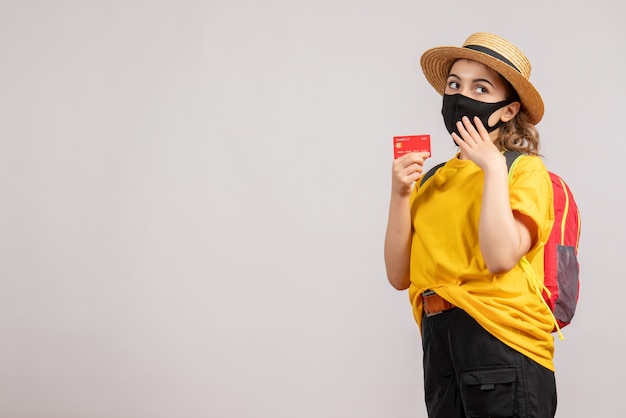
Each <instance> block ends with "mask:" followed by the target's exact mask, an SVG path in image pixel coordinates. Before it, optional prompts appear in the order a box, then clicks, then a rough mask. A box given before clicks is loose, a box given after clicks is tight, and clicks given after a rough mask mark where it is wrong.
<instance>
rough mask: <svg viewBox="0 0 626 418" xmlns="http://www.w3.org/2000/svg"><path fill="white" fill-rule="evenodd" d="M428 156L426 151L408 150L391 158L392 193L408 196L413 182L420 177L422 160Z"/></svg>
mask: <svg viewBox="0 0 626 418" xmlns="http://www.w3.org/2000/svg"><path fill="white" fill-rule="evenodd" d="M428 157H430V153H428V152H409V153H408V154H405V155H403V156H401V157H399V158H396V159H395V160H393V168H392V182H391V192H392V194H395V195H399V196H408V195H409V194H411V188H412V186H413V183H414V182H416V181H417V180H419V179H420V178H421V177H422V170H423V169H424V161H426V159H427V158H428Z"/></svg>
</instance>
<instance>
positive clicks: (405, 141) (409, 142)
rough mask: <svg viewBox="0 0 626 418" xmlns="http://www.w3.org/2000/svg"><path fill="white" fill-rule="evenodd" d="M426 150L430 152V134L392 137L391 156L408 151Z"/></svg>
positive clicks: (400, 154) (394, 156) (398, 155)
mask: <svg viewBox="0 0 626 418" xmlns="http://www.w3.org/2000/svg"><path fill="white" fill-rule="evenodd" d="M416 151H427V152H429V153H430V135H428V134H425V135H407V136H394V137H393V158H394V159H395V158H398V157H400V156H402V155H404V154H407V153H409V152H416Z"/></svg>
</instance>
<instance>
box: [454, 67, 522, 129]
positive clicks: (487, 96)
mask: <svg viewBox="0 0 626 418" xmlns="http://www.w3.org/2000/svg"><path fill="white" fill-rule="evenodd" d="M509 88H510V87H508V85H507V82H506V81H505V80H504V78H502V76H501V75H500V74H498V73H497V72H495V71H494V70H492V69H491V68H489V67H487V66H486V65H484V64H481V63H479V62H477V61H472V60H468V59H459V60H457V61H456V62H455V63H454V64H453V65H452V68H450V73H449V75H448V79H447V83H446V90H445V92H444V93H445V94H447V95H454V94H461V95H463V96H466V97H469V98H470V99H474V100H477V101H479V102H483V103H497V102H501V101H503V100H507V99H509V98H510V97H509V96H511V94H510V93H511V92H510V91H509ZM512 93H513V94H515V93H514V92H512ZM519 110H520V103H519V102H517V101H516V102H513V103H510V104H508V105H506V106H504V107H502V108H500V109H498V110H496V111H495V112H493V113H492V114H491V115H490V116H489V119H488V121H487V123H488V125H489V126H495V125H496V124H497V123H498V121H502V122H505V123H506V122H508V121H509V120H511V119H512V118H513V117H514V116H515V115H516V114H517V113H518V112H519Z"/></svg>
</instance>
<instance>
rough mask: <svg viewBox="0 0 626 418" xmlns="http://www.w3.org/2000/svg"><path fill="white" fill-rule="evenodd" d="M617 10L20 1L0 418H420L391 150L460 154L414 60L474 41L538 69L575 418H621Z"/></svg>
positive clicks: (3, 104) (5, 10)
mask: <svg viewBox="0 0 626 418" xmlns="http://www.w3.org/2000/svg"><path fill="white" fill-rule="evenodd" d="M615 7H617V3H615V2H610V1H608V0H600V1H593V2H590V1H573V2H572V1H567V2H566V1H555V2H546V1H542V0H530V1H527V2H513V1H502V0H500V1H487V0H479V1H474V2H461V1H459V2H456V4H455V3H454V2H453V3H450V2H432V1H402V0H389V1H356V0H333V1H327V0H323V1H315V2H310V1H298V2H295V1H278V0H268V1H264V2H258V1H252V0H247V1H246V0H228V1H226V0H223V1H219V0H218V1H199V0H198V1H191V0H183V1H171V0H158V1H148V0H143V1H142V0H125V1H120V0H108V1H104V0H101V1H69V0H58V1H55V2H47V1H37V0H32V1H21V0H19V1H18V0H0V199H1V200H0V416H1V417H11V418H26V417H28V418H57V417H58V418H71V417H77V418H78V417H80V418H105V417H106V418H108V417H120V418H122V417H123V418H127V417H128V418H160V417H173V416H176V417H185V418H196V417H215V418H227V417H255V418H256V417H259V418H265V417H267V418H282V417H285V418H292V417H298V418H308V417H311V418H313V417H315V418H318V417H324V418H335V417H337V418H345V417H360V418H368V417H371V418H380V417H395V418H401V417H406V418H409V417H425V416H426V414H425V407H424V404H423V394H422V375H421V348H420V337H419V332H418V329H417V326H416V324H415V323H414V321H413V319H412V317H411V311H410V306H409V303H408V298H407V295H406V292H396V291H395V290H393V289H392V288H391V287H390V286H389V285H388V283H387V280H386V277H385V272H384V266H383V259H382V244H383V235H384V230H385V225H386V216H387V205H388V197H389V192H390V190H389V184H390V168H391V159H392V148H391V137H392V136H394V135H403V134H411V133H415V134H417V133H430V134H431V135H432V139H433V154H434V157H433V159H432V160H431V161H430V162H429V164H434V163H435V162H438V161H443V160H445V159H448V158H450V157H451V156H452V155H453V153H454V148H453V147H452V141H451V140H450V138H449V137H448V136H447V133H446V132H445V128H444V127H443V124H442V121H441V116H440V113H439V110H440V97H439V96H438V95H437V94H436V93H435V92H434V91H433V90H432V89H431V87H430V86H429V85H428V84H427V82H426V81H425V79H424V78H423V76H422V74H421V70H420V68H419V56H420V54H421V53H422V52H423V51H424V50H425V49H427V48H429V47H432V46H436V45H445V44H450V45H460V44H461V43H462V42H463V41H464V40H465V38H466V37H467V36H468V35H469V34H470V33H472V32H476V31H492V32H495V33H498V34H500V35H502V36H504V37H506V38H508V39H509V40H511V41H513V42H514V43H516V44H517V45H518V46H520V47H521V48H522V49H523V50H524V51H526V52H527V54H528V56H529V57H530V59H531V61H532V63H533V71H534V72H533V75H532V77H531V79H532V81H533V82H534V83H535V85H536V86H537V88H538V89H539V91H540V92H541V93H542V95H543V97H544V100H545V102H546V114H545V118H544V120H543V121H542V122H541V123H540V124H539V126H538V128H539V129H540V132H541V135H542V143H543V148H542V152H543V154H544V155H545V157H546V160H545V161H546V165H547V166H548V167H549V168H550V169H552V170H554V171H557V172H559V173H560V174H561V175H562V176H564V177H565V178H566V179H567V180H568V181H569V183H570V185H571V187H572V188H573V190H574V192H575V193H576V195H577V197H578V203H579V205H580V209H581V212H582V215H583V232H582V242H581V247H580V261H581V268H582V272H581V278H582V293H581V298H580V304H579V310H578V313H577V316H576V318H575V321H574V323H573V324H572V325H571V326H570V327H568V328H566V329H565V330H564V333H565V338H566V339H565V341H563V342H561V341H557V344H556V359H555V361H556V366H557V379H558V386H559V400H560V404H559V413H558V416H559V417H568V418H569V417H588V416H605V417H606V416H617V415H616V414H617V412H616V411H621V410H623V406H622V405H623V402H622V399H621V397H622V395H623V389H622V388H621V385H620V383H621V376H622V375H623V374H624V372H625V368H624V364H623V362H622V353H623V352H624V351H625V350H626V342H625V341H624V339H625V336H626V334H625V332H624V326H623V324H622V318H623V305H624V304H623V295H624V294H625V293H626V284H625V281H624V279H625V277H624V276H625V275H624V272H623V268H622V266H623V257H624V256H623V249H624V236H626V221H625V218H624V216H623V212H624V210H623V204H622V201H623V199H624V192H623V191H624V186H623V177H624V176H623V169H622V161H623V159H624V148H625V147H624V134H623V132H622V131H623V126H622V125H621V123H623V121H624V116H623V115H624V96H625V94H626V88H625V86H626V83H624V82H623V80H622V78H623V74H624V46H623V42H624V39H626V31H625V29H624V25H623V21H622V18H621V16H622V15H621V13H617V11H616V10H615Z"/></svg>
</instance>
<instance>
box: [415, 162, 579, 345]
mask: <svg viewBox="0 0 626 418" xmlns="http://www.w3.org/2000/svg"><path fill="white" fill-rule="evenodd" d="M504 156H505V157H506V164H507V167H508V168H509V178H510V177H511V173H512V172H513V170H514V168H515V164H516V162H517V161H519V159H520V158H521V157H523V156H524V154H522V153H520V152H519V151H506V152H505V153H504ZM444 164H445V163H441V164H438V165H436V166H435V167H433V168H431V169H430V170H428V172H426V174H424V175H423V176H422V179H421V180H420V182H421V184H423V183H424V182H425V181H426V180H428V179H429V178H430V177H431V176H432V175H433V174H435V172H436V171H437V170H438V169H439V168H440V167H442V166H443V165H444ZM548 173H549V175H550V179H551V180H552V193H553V200H552V202H553V205H554V225H553V227H552V230H551V231H550V236H549V238H548V242H547V243H546V245H545V247H544V261H543V283H539V287H537V288H536V289H537V293H539V294H540V296H541V297H542V298H543V300H544V301H545V303H546V305H547V306H548V308H550V311H551V312H552V314H553V316H554V325H555V326H554V330H553V332H558V334H559V337H560V338H561V339H563V335H562V334H561V328H563V327H565V326H567V325H569V323H570V322H571V321H572V318H573V317H574V313H575V312H576V305H577V304H578V296H579V294H580V281H579V270H580V265H579V263H578V242H579V240H580V213H579V211H578V205H577V204H576V201H575V200H574V195H573V194H572V191H571V190H570V188H569V186H568V185H567V183H565V181H564V180H563V179H562V178H561V177H560V176H559V175H557V174H555V173H553V172H551V171H548ZM522 262H523V264H525V265H526V266H527V267H528V268H530V269H532V267H531V266H530V263H528V261H527V260H526V258H525V257H524V258H522ZM531 274H532V275H534V276H535V272H534V270H532V272H531ZM535 277H536V276H535Z"/></svg>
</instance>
